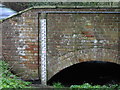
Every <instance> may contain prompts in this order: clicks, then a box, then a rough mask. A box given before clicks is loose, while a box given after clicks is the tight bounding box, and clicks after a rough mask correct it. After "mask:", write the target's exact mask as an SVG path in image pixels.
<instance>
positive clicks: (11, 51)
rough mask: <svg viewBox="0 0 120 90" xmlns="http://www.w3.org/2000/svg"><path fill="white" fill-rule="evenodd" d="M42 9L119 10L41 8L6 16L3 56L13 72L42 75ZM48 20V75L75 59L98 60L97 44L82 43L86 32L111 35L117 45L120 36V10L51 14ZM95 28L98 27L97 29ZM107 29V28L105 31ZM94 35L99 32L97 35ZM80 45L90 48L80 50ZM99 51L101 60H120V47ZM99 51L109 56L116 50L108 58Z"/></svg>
mask: <svg viewBox="0 0 120 90" xmlns="http://www.w3.org/2000/svg"><path fill="white" fill-rule="evenodd" d="M39 11H115V9H107V10H106V9H60V8H57V9H40V8H37V9H31V10H28V11H26V12H23V13H21V14H19V15H16V16H14V17H11V18H9V19H7V20H5V21H4V22H3V23H2V26H3V27H2V36H3V57H4V59H5V60H6V61H8V63H9V64H10V66H13V68H12V70H13V72H14V73H16V74H17V75H18V76H20V77H21V78H23V79H38V78H39V76H40V75H39V74H38V72H39V70H38V68H39V66H40V65H38V30H39V29H38V25H39V24H38V17H39V16H40V15H39V16H38V12H39ZM116 11H117V9H116ZM47 20H48V24H47V33H48V34H47V41H48V42H47V51H48V52H47V60H48V79H50V78H51V77H52V76H53V75H54V74H56V73H57V72H59V71H60V70H62V69H64V68H66V67H68V66H70V65H73V64H75V63H79V62H83V61H89V60H96V58H94V57H93V56H95V55H96V53H95V51H94V50H93V48H90V47H93V44H92V43H84V44H83V45H80V43H79V41H80V40H81V39H86V36H88V37H87V39H86V40H94V39H96V38H98V39H101V40H103V39H104V40H106V39H108V40H109V42H110V44H111V45H117V44H115V42H116V41H117V39H118V36H117V35H118V32H117V31H118V29H117V28H118V22H119V19H118V15H117V14H112V15H111V14H105V15H104V14H80V15H78V14H77V15H76V14H75V15H72V14H68V15H65V14H60V15H59V14H49V15H48V16H47ZM39 27H40V26H39ZM93 29H96V30H97V31H93ZM104 29H105V31H106V32H101V30H104ZM114 30H115V31H114ZM98 31H99V32H98ZM95 33H96V34H95ZM74 34H77V35H79V37H78V36H77V37H76V38H72V36H74ZM101 34H104V36H102V35H101ZM93 35H97V37H96V36H93ZM66 36H68V37H69V38H68V37H66ZM114 41H115V42H114ZM68 42H69V43H68ZM68 44H69V45H68ZM81 44H82V43H81ZM88 45H89V46H88ZM80 48H85V49H86V50H85V49H82V50H80ZM111 48H112V46H111ZM81 52H83V53H81ZM91 52H93V53H91ZM96 52H97V55H96V56H99V60H100V59H101V60H103V61H110V62H116V63H120V62H119V61H117V50H114V49H112V50H108V49H96ZM98 52H103V53H105V54H104V55H106V56H107V57H109V56H111V54H112V53H113V52H114V57H112V59H110V58H111V57H109V58H107V59H105V57H104V55H103V54H101V55H99V54H100V53H98ZM109 52H110V53H109ZM115 55H116V56H115ZM103 57H104V58H103ZM102 58H103V59H102ZM39 63H40V62H39Z"/></svg>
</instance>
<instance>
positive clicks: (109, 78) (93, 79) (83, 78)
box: [48, 61, 120, 86]
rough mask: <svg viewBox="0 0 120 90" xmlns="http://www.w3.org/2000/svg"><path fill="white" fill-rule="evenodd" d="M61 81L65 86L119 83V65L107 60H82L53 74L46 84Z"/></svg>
mask: <svg viewBox="0 0 120 90" xmlns="http://www.w3.org/2000/svg"><path fill="white" fill-rule="evenodd" d="M54 82H61V83H62V84H63V85H65V86H70V85H81V84H84V83H90V84H92V85H108V84H119V83H120V65H118V64H115V63H108V62H97V61H93V62H84V63H79V64H75V65H73V66H70V67H68V68H66V69H64V70H62V71H60V72H59V73H57V74H56V75H55V76H53V77H52V78H51V79H50V80H49V81H48V84H49V85H52V83H54Z"/></svg>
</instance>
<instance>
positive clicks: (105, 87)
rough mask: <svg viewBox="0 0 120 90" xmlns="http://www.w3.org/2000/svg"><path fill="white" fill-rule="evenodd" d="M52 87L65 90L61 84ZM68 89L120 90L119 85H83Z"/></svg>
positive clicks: (54, 84)
mask: <svg viewBox="0 0 120 90" xmlns="http://www.w3.org/2000/svg"><path fill="white" fill-rule="evenodd" d="M53 87H54V88H66V87H65V86H64V85H62V84H61V83H59V82H58V83H53ZM69 88H71V89H75V88H81V89H82V88H83V89H95V90H98V89H99V90H115V89H116V90H120V85H118V84H115V85H109V86H108V85H103V86H101V85H94V86H92V85H91V84H89V83H84V84H82V85H71V86H70V87H69Z"/></svg>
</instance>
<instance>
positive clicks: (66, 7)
mask: <svg viewBox="0 0 120 90" xmlns="http://www.w3.org/2000/svg"><path fill="white" fill-rule="evenodd" d="M32 9H119V6H106V7H104V6H34V7H30V8H27V9H25V10H22V11H20V12H18V13H16V14H14V15H12V16H9V17H7V18H5V19H2V20H0V23H1V22H4V21H5V20H7V19H9V18H12V17H14V16H17V15H20V14H22V13H24V12H26V11H29V10H32Z"/></svg>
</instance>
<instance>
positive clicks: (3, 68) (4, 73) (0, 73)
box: [0, 60, 31, 89]
mask: <svg viewBox="0 0 120 90" xmlns="http://www.w3.org/2000/svg"><path fill="white" fill-rule="evenodd" d="M30 84H31V82H25V81H22V80H18V77H17V76H15V75H13V74H12V73H11V72H10V69H9V68H8V64H7V63H6V62H5V61H2V60H0V89H2V88H30V86H28V85H30Z"/></svg>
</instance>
